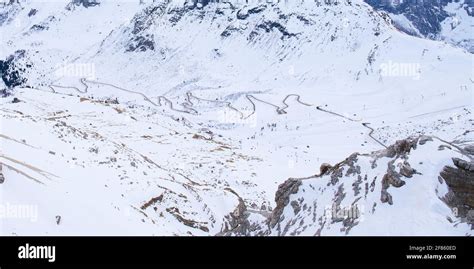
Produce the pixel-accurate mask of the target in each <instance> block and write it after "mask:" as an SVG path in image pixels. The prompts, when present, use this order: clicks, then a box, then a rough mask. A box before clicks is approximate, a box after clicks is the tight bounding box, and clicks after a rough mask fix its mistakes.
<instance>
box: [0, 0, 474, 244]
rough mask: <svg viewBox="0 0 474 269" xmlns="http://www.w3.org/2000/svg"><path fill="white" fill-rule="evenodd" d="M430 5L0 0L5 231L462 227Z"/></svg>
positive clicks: (473, 135)
mask: <svg viewBox="0 0 474 269" xmlns="http://www.w3.org/2000/svg"><path fill="white" fill-rule="evenodd" d="M393 2H395V3H393ZM418 2H420V1H418ZM421 2H423V1H421ZM424 2H427V1H424ZM430 2H431V1H430ZM438 2H440V3H439V5H429V4H428V3H426V4H423V5H420V4H419V3H411V1H390V3H388V2H387V1H368V0H367V1H366V0H294V1H284V0H281V1H257V0H253V1H252V0H247V1H230V0H229V1H225V0H223V1H210V0H154V1H152V0H121V1H113V0H107V1H106V0H54V1H53V0H50V1H40V0H4V1H3V2H2V3H0V39H1V43H0V46H1V47H0V73H1V78H2V80H1V81H0V96H1V97H0V234H2V235H209V236H214V235H218V236H253V235H263V236H283V235H311V236H319V235H336V236H345V235H349V236H351V235H457V236H469V235H472V234H473V228H474V226H473V224H474V160H473V159H474V121H473V117H472V113H473V105H472V104H473V101H474V99H473V84H474V75H473V71H474V68H473V67H474V65H473V54H472V52H473V36H472V33H473V32H472V30H473V17H472V16H473V13H472V12H473V11H472V1H468V0H466V1H463V0H459V1H448V0H446V1H438ZM419 5H420V6H419ZM455 18H457V19H455Z"/></svg>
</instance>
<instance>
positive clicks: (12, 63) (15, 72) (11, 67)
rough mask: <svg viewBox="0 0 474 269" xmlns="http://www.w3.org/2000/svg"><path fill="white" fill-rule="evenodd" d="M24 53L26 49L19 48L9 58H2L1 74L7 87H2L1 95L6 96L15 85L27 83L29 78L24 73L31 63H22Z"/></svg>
mask: <svg viewBox="0 0 474 269" xmlns="http://www.w3.org/2000/svg"><path fill="white" fill-rule="evenodd" d="M24 55H25V51H24V50H18V51H16V52H15V54H13V55H10V56H9V57H8V58H7V59H5V60H0V75H1V77H2V80H3V84H4V85H5V87H6V89H0V95H3V96H6V95H8V94H9V92H10V91H11V89H13V88H14V87H17V86H23V85H25V84H26V82H27V79H26V78H25V77H24V73H25V72H26V68H27V67H29V65H28V64H26V65H25V64H23V63H22V60H23V59H24Z"/></svg>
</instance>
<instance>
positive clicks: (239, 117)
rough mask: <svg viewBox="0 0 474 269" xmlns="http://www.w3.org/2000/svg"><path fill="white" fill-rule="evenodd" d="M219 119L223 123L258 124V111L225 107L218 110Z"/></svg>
mask: <svg viewBox="0 0 474 269" xmlns="http://www.w3.org/2000/svg"><path fill="white" fill-rule="evenodd" d="M218 120H219V121H220V122H222V123H231V124H240V125H248V126H250V127H252V128H253V127H255V126H257V113H256V112H255V111H246V110H240V111H235V110H233V109H230V108H225V109H222V110H219V111H218Z"/></svg>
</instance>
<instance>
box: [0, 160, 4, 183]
mask: <svg viewBox="0 0 474 269" xmlns="http://www.w3.org/2000/svg"><path fill="white" fill-rule="evenodd" d="M3 182H5V176H4V175H3V172H2V164H0V184H2V183H3Z"/></svg>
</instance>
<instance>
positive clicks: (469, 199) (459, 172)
mask: <svg viewBox="0 0 474 269" xmlns="http://www.w3.org/2000/svg"><path fill="white" fill-rule="evenodd" d="M453 164H454V167H453V166H445V167H444V169H443V171H441V173H440V176H441V178H442V179H444V181H445V182H446V184H447V185H448V186H449V192H448V194H447V195H446V196H445V197H444V200H445V202H446V203H447V204H448V205H449V206H450V207H452V208H453V211H455V212H457V215H458V216H459V217H460V218H461V219H462V220H463V221H466V222H468V223H469V224H471V225H473V224H474V162H472V161H465V160H462V159H459V158H453Z"/></svg>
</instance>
